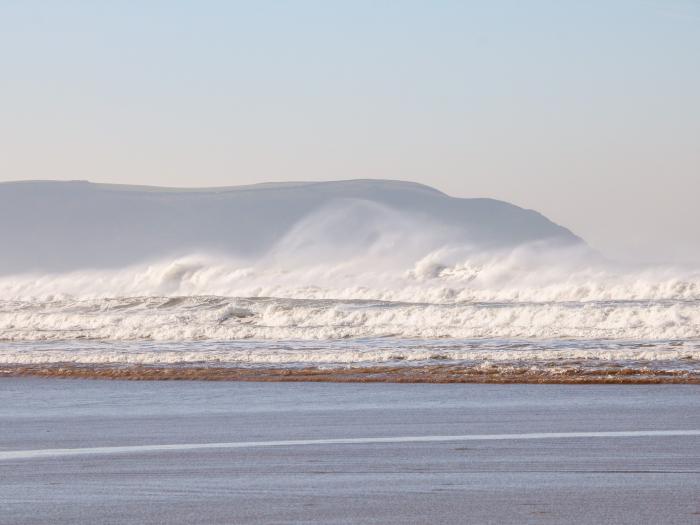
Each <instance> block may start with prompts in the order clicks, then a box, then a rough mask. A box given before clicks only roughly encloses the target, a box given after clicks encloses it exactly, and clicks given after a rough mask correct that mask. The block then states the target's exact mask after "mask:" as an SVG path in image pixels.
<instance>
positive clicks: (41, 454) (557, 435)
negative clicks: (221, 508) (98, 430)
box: [0, 430, 700, 461]
mask: <svg viewBox="0 0 700 525" xmlns="http://www.w3.org/2000/svg"><path fill="white" fill-rule="evenodd" d="M681 436H700V430H628V431H620V432H532V433H525V434H466V435H456V436H395V437H360V438H335V439H290V440H280V441H234V442H229V443H175V444H167V445H126V446H112V447H85V448H48V449H37V450H0V461H9V460H14V459H40V458H51V457H61V456H85V455H109V454H144V453H148V452H167V451H171V450H177V451H184V450H207V449H238V448H260V447H298V446H310V445H372V444H382V443H437V442H449V441H452V442H460V441H507V440H528V439H568V438H635V437H681Z"/></svg>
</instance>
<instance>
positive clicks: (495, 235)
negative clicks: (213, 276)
mask: <svg viewBox="0 0 700 525" xmlns="http://www.w3.org/2000/svg"><path fill="white" fill-rule="evenodd" d="M347 199H354V200H358V201H370V202H372V203H376V204H378V205H381V206H385V207H388V208H390V209H392V210H396V211H398V212H400V213H403V214H406V215H407V216H410V217H412V218H413V219H414V220H419V221H422V220H424V221H429V222H431V224H435V225H438V226H440V227H444V228H447V229H449V230H450V232H451V235H452V238H453V240H454V242H464V243H470V244H471V245H477V246H483V247H484V248H499V247H505V246H514V245H519V244H523V243H528V242H532V241H539V240H548V241H552V242H555V243H562V244H578V243H582V241H581V239H579V238H578V237H577V236H575V235H574V234H572V233H571V232H570V231H569V230H567V229H565V228H563V227H561V226H558V225H557V224H554V223H553V222H551V221H550V220H548V219H547V218H545V217H544V216H542V215H541V214H539V213H537V212H535V211H532V210H525V209H522V208H519V207H517V206H514V205H511V204H508V203H505V202H502V201H497V200H492V199H459V198H453V197H450V196H448V195H445V194H444V193H442V192H440V191H437V190H435V189H433V188H430V187H428V186H423V185H420V184H415V183H409V182H399V181H386V180H349V181H337V182H298V183H280V184H272V183H271V184H260V185H251V186H238V187H225V188H206V189H192V190H190V189H175V188H157V187H148V186H124V185H107V184H93V183H89V182H85V181H70V182H56V181H28V182H7V183H0V246H1V247H2V255H1V256H0V272H2V273H15V272H23V271H34V270H36V271H64V270H71V269H77V268H88V267H116V266H122V265H125V264H131V263H136V262H139V261H144V260H149V259H154V258H159V257H163V256H170V255H183V254H187V253H193V252H201V251H204V252H206V251H213V252H217V253H230V254H236V255H244V256H255V255H259V254H263V253H264V252H265V251H266V250H269V249H270V248H271V247H273V246H274V245H275V243H276V242H277V241H279V240H280V239H282V238H283V237H284V235H285V234H286V233H288V232H289V231H290V230H291V229H292V228H293V227H294V225H295V224H298V223H299V221H300V220H302V219H304V218H305V217H307V216H308V215H309V214H310V213H312V212H314V211H316V210H319V209H322V208H323V207H324V206H325V207H331V208H332V207H333V206H335V205H336V204H337V203H339V202H342V201H343V200H347ZM340 237H342V235H340V236H339V238H338V239H337V242H338V243H342V242H343V239H342V238H340Z"/></svg>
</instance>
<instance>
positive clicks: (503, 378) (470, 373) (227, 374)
mask: <svg viewBox="0 0 700 525" xmlns="http://www.w3.org/2000/svg"><path fill="white" fill-rule="evenodd" d="M2 377H45V378H65V379H102V380H129V381H246V382H323V383H435V384H449V383H481V384H614V385H645V384H647V385H648V384H691V385H693V384H694V385H697V384H700V375H698V374H696V373H692V372H686V371H670V370H652V369H648V368H616V367H609V368H599V369H588V370H586V369H573V368H571V369H564V370H561V369H559V370H552V371H547V370H542V369H539V370H533V369H532V368H529V367H507V368H482V367H471V366H464V365H425V366H411V367H407V366H403V367H400V366H393V367H392V366H368V367H352V368H319V367H304V368H241V367H238V368H234V367H218V366H217V367H214V366H211V367H207V366H197V367H194V366H138V365H130V366H124V365H75V364H50V365H47V364H37V365H2V366H0V378H2Z"/></svg>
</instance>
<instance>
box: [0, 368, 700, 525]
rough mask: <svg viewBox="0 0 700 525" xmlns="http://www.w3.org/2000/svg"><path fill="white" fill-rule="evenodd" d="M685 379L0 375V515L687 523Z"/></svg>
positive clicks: (691, 430) (692, 459)
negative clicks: (544, 381)
mask: <svg viewBox="0 0 700 525" xmlns="http://www.w3.org/2000/svg"><path fill="white" fill-rule="evenodd" d="M698 394H700V390H698V387H697V386H694V385H636V386H616V385H468V384H448V385H440V384H411V385H403V384H383V383H377V384H367V383H365V384H358V383H355V384H338V383H312V382H295V383H279V382H212V381H184V382H183V381H177V382H175V381H173V382H169V381H138V382H134V381H120V380H114V381H95V380H78V379H56V378H36V377H14V378H12V377H4V378H2V379H0V470H1V471H2V476H1V477H0V492H1V493H2V494H3V498H2V503H0V506H1V510H2V522H3V523H15V524H29V523H37V522H51V523H72V522H75V521H81V522H90V523H114V522H120V523H256V522H257V523H259V522H264V523H299V522H302V523H378V522H382V523H424V522H425V521H427V520H430V521H437V522H442V523H541V522H552V523H558V522H570V521H571V520H572V519H575V520H576V522H578V523H605V522H607V523H661V522H664V523H698V520H700V506H699V504H700V502H699V501H698V499H697V494H698V492H699V491H700V476H698V473H700V455H699V454H698V450H700V395H698Z"/></svg>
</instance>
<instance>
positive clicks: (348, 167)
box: [0, 0, 700, 261]
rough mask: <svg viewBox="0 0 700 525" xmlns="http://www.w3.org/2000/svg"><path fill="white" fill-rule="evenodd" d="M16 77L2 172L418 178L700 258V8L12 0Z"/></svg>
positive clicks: (6, 47) (1, 123)
mask: <svg viewBox="0 0 700 525" xmlns="http://www.w3.org/2000/svg"><path fill="white" fill-rule="evenodd" d="M0 75H1V77H0V180H18V179H89V180H92V181H96V182H120V183H142V184H155V185H170V186H207V185H229V184H230V185H233V184H246V183H254V182H261V181H269V180H326V179H345V178H392V179H405V180H414V181H418V182H423V183H426V184H430V185H432V186H435V187H437V188H439V189H442V190H444V191H446V192H448V193H450V194H452V195H456V196H464V197H471V196H489V197H494V198H499V199H504V200H507V201H510V202H513V203H515V204H518V205H521V206H525V207H528V208H534V209H537V210H539V211H541V212H543V213H545V214H546V215H548V216H549V217H550V218H552V219H553V220H555V221H557V222H559V223H561V224H563V225H565V226H568V227H570V228H571V229H573V230H574V231H576V232H577V233H579V234H580V235H582V236H583V237H584V238H586V239H587V240H588V241H589V242H590V243H591V244H592V245H594V246H595V247H597V248H599V249H601V250H603V251H604V252H606V253H608V254H610V255H612V256H618V257H626V258H636V257H644V258H645V259H648V260H652V259H673V260H698V261H700V234H699V233H698V230H699V229H700V226H699V225H700V205H698V204H697V201H698V199H700V95H699V93H700V1H690V0H667V1H662V0H657V1H654V0H650V1H642V0H617V1H615V0H607V1H605V0H600V1H595V0H589V1H584V0H581V1H577V2H575V1H555V0H534V1H527V2H524V1H499V0H491V1H480V2H476V1H472V2H470V1H466V0H465V1H437V0H436V1H433V2H428V1H407V0H406V1H399V0H396V1H379V0H377V1H360V0H348V1H345V2H340V1H330V0H326V1H301V0H300V1H286V2H285V1H274V2H273V1H263V0H255V1H253V0H251V1H249V2H234V1H219V2H217V1H201V0H200V1H194V0H191V1H188V2H185V1H172V0H169V1H160V2H157V1H145V0H144V1H113V2H106V1H102V2H101V1H60V0H52V1H49V0H47V1H43V2H38V1H31V0H16V1H14V0H0Z"/></svg>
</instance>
